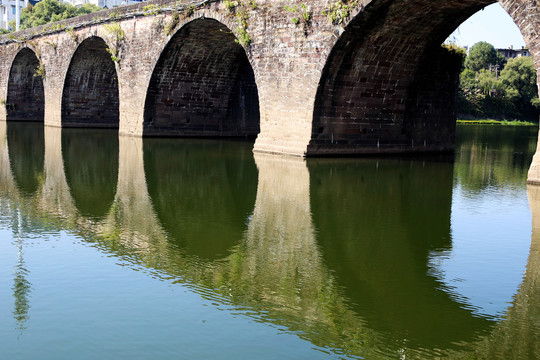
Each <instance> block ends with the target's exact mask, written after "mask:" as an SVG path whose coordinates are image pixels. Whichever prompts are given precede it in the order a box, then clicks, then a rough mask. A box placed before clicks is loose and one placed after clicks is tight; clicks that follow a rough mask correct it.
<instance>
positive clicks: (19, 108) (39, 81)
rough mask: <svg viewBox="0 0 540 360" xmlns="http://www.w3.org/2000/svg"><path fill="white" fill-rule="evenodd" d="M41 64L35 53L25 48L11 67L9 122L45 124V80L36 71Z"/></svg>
mask: <svg viewBox="0 0 540 360" xmlns="http://www.w3.org/2000/svg"><path fill="white" fill-rule="evenodd" d="M39 66H40V62H39V59H38V57H37V56H36V54H35V53H34V51H32V50H31V49H29V48H23V49H22V50H21V51H19V53H18V54H17V56H15V59H14V60H13V63H12V65H11V70H10V72H9V80H8V91H7V99H6V110H7V114H6V119H7V120H8V121H40V122H43V119H44V112H45V93H44V90H43V78H42V77H41V76H39V75H38V74H37V72H36V70H37V69H38V68H39Z"/></svg>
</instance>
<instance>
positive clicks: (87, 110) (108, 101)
mask: <svg viewBox="0 0 540 360" xmlns="http://www.w3.org/2000/svg"><path fill="white" fill-rule="evenodd" d="M107 49H108V46H107V44H106V43H105V41H104V40H103V39H101V38H99V37H96V36H93V37H90V38H88V39H86V40H84V41H83V42H82V43H81V44H80V45H79V47H78V48H77V50H76V51H75V54H74V55H73V58H72V60H71V63H70V65H69V69H68V72H67V75H66V79H65V82H64V90H63V93H62V126H64V127H66V126H68V127H110V128H118V121H119V95H118V78H117V74H116V67H115V64H114V62H113V61H112V59H111V55H110V54H109V53H108V52H107Z"/></svg>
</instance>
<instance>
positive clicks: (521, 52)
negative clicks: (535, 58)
mask: <svg viewBox="0 0 540 360" xmlns="http://www.w3.org/2000/svg"><path fill="white" fill-rule="evenodd" d="M497 51H498V52H499V53H500V54H502V56H504V58H505V59H506V60H508V59H513V58H517V57H522V56H531V53H530V52H529V49H526V48H525V47H524V46H522V47H521V49H514V48H513V47H512V46H510V47H509V48H508V49H497Z"/></svg>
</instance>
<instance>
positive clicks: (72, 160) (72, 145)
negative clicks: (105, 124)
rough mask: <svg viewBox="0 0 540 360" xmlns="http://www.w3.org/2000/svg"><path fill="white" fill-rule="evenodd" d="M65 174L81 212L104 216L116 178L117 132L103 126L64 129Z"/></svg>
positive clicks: (110, 203) (112, 195)
mask: <svg viewBox="0 0 540 360" xmlns="http://www.w3.org/2000/svg"><path fill="white" fill-rule="evenodd" d="M62 157H63V159H64V170H65V174H66V175H65V177H66V180H67V183H68V185H69V188H70V190H71V195H72V197H73V199H74V201H75V204H76V206H77V209H78V210H79V212H80V213H81V215H83V216H89V217H91V218H94V219H97V218H103V217H104V216H105V215H106V214H107V213H108V212H109V210H110V207H111V205H112V203H113V200H114V197H115V195H116V185H117V181H118V134H117V133H116V132H111V131H110V130H104V129H63V131H62Z"/></svg>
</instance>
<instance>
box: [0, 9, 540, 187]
mask: <svg viewBox="0 0 540 360" xmlns="http://www.w3.org/2000/svg"><path fill="white" fill-rule="evenodd" d="M491 3H493V1H492V0H459V1H458V0H433V1H422V0H337V1H328V0H304V1H302V2H301V1H290V2H286V3H285V2H279V1H274V0H251V1H248V0H241V1H240V0H235V1H220V0H208V1H203V2H197V3H190V2H173V1H170V0H153V1H149V2H145V3H142V4H136V5H130V6H123V7H119V8H115V9H111V10H107V11H102V12H98V13H93V14H88V15H85V16H82V17H78V18H73V19H68V20H64V21H62V22H58V23H54V24H48V25H44V26H41V27H36V28H32V29H26V30H24V31H20V32H16V33H12V34H9V35H4V36H2V37H0V119H4V120H8V121H11V120H13V121H16V120H19V121H20V120H41V119H44V123H45V125H47V126H56V127H108V128H118V131H119V133H120V134H121V135H131V136H184V137H188V136H195V137H244V138H255V137H256V142H255V146H254V151H256V152H269V153H280V154H288V155H295V156H319V155H351V154H363V153H398V152H399V153H401V152H430V151H451V150H453V147H454V133H455V117H456V111H455V110H456V94H457V81H458V73H459V69H460V66H461V62H460V61H461V59H460V56H459V55H457V54H455V53H453V52H451V51H448V50H443V49H442V48H441V46H440V45H441V44H442V43H443V41H444V40H445V39H446V37H447V36H448V35H449V34H450V33H451V32H452V31H453V30H454V29H455V28H456V27H457V26H459V25H460V24H461V23H462V22H463V21H465V20H466V19H467V18H468V17H469V16H471V15H472V14H474V13H475V12H476V11H478V10H480V9H482V8H483V7H485V6H487V5H489V4H491ZM500 3H501V5H502V6H503V7H504V8H505V9H506V11H507V12H508V13H509V14H510V16H511V17H512V18H513V20H514V22H515V23H516V25H517V26H518V27H519V29H520V30H521V33H522V35H523V37H524V39H525V42H526V44H527V46H528V47H529V49H530V51H531V54H532V56H533V59H534V64H535V68H536V69H537V70H539V69H540V60H539V59H540V56H539V52H540V40H539V36H538V29H539V24H540V11H539V8H538V5H537V2H536V0H501V1H500ZM535 159H536V158H535ZM537 162H538V163H539V164H540V159H539V160H538V161H537V160H535V163H534V164H533V166H532V167H531V173H530V176H529V181H530V182H531V183H535V182H539V181H540V166H539V165H537Z"/></svg>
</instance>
